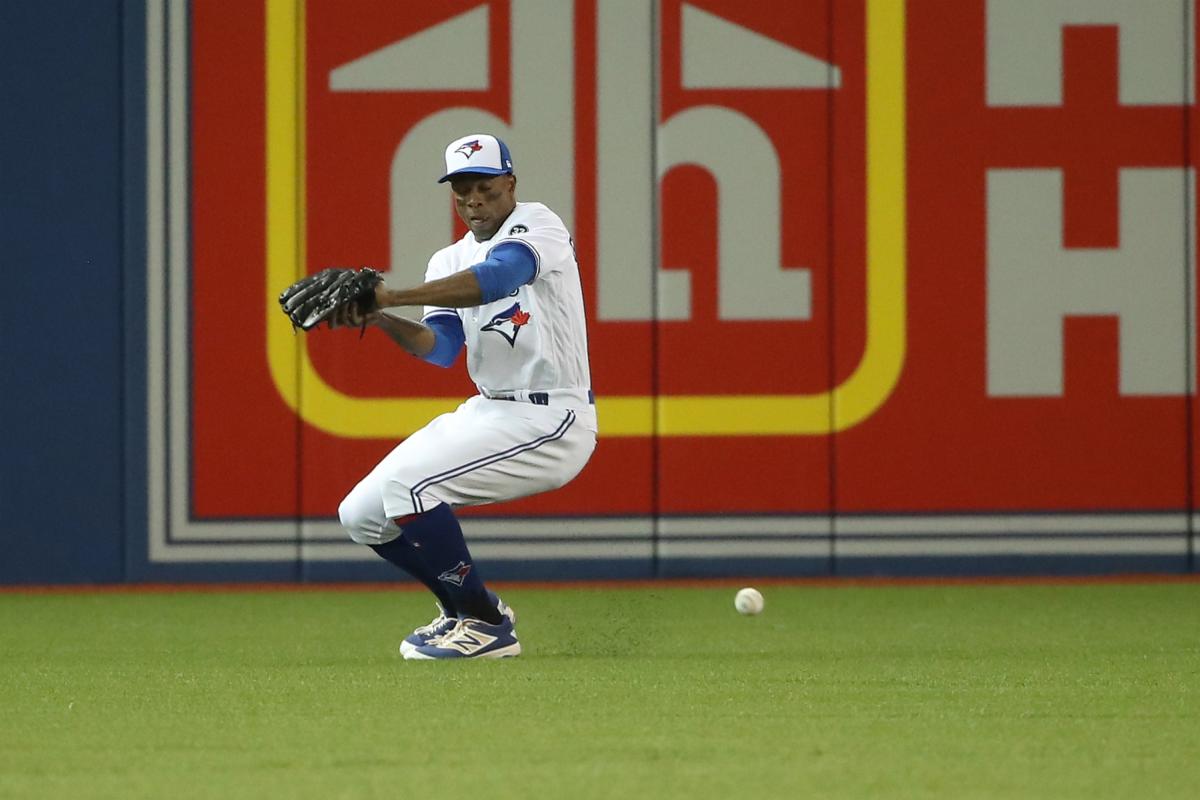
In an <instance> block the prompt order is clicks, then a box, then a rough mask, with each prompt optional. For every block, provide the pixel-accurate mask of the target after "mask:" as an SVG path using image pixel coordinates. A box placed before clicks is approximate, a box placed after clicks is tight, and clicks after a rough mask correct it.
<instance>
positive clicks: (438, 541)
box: [400, 503, 503, 624]
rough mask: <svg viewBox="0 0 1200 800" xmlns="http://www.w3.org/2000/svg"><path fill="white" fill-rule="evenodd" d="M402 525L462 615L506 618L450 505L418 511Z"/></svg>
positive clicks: (431, 572)
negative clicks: (483, 576)
mask: <svg viewBox="0 0 1200 800" xmlns="http://www.w3.org/2000/svg"><path fill="white" fill-rule="evenodd" d="M400 529H401V530H402V531H403V532H404V537H405V538H406V539H408V540H409V541H411V542H412V544H413V547H414V549H416V550H417V552H418V553H419V554H420V556H421V558H422V559H424V561H425V564H426V565H427V566H428V567H429V570H430V574H431V575H432V576H433V577H434V579H435V581H436V582H437V583H438V584H440V586H441V588H442V589H443V590H444V591H445V592H446V593H447V594H448V595H449V596H450V599H451V602H452V603H453V605H454V608H456V609H457V610H458V614H459V616H468V617H476V618H478V619H481V620H483V621H484V622H490V623H492V624H496V623H498V622H500V621H501V619H503V617H502V615H501V614H500V611H499V609H498V608H496V596H495V595H494V594H492V593H490V592H489V591H488V590H487V587H485V586H484V585H483V579H482V578H480V576H479V570H478V569H476V568H475V563H474V562H473V561H472V560H471V551H470V550H468V549H467V541H466V539H464V538H463V532H462V527H461V526H459V524H458V518H457V517H456V516H454V511H453V509H451V508H450V506H448V505H447V504H445V503H442V504H441V505H440V506H438V507H437V508H435V509H433V510H432V511H426V512H425V513H424V514H418V515H417V516H416V517H413V518H412V519H410V520H408V521H407V522H405V523H404V524H403V525H401V526H400Z"/></svg>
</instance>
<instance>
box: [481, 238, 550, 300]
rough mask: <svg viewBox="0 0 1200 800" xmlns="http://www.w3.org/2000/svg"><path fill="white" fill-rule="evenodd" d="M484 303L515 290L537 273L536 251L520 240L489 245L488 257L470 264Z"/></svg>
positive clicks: (530, 280) (529, 281)
mask: <svg viewBox="0 0 1200 800" xmlns="http://www.w3.org/2000/svg"><path fill="white" fill-rule="evenodd" d="M471 271H472V272H474V273H475V280H477V281H479V289H480V291H481V292H482V293H483V303H484V304H485V305H486V304H487V303H491V302H493V301H495V300H499V299H500V298H501V297H506V296H508V295H510V294H512V293H513V292H515V291H516V290H517V289H518V288H519V287H521V286H524V285H525V284H527V283H533V279H534V278H536V277H537V254H536V253H535V251H534V250H533V248H532V247H531V246H530V245H527V244H525V243H523V242H515V241H508V242H501V243H500V244H498V245H496V246H495V247H493V248H492V251H491V252H490V253H488V257H487V259H485V260H484V261H480V262H479V263H478V264H475V265H474V266H473V267H471Z"/></svg>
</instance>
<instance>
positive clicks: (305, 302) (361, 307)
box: [279, 267, 383, 331]
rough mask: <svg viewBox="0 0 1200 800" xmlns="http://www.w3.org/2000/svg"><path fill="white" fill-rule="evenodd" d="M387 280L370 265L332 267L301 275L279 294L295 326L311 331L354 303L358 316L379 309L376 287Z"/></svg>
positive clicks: (282, 304) (280, 301) (286, 312)
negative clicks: (302, 276)
mask: <svg viewBox="0 0 1200 800" xmlns="http://www.w3.org/2000/svg"><path fill="white" fill-rule="evenodd" d="M382 280H383V276H382V275H380V274H379V272H378V271H376V270H373V269H371V268H369V267H364V268H362V269H359V270H354V269H345V268H342V267H330V268H329V269H323V270H321V271H320V272H318V273H317V274H316V275H309V276H308V277H307V278H301V279H300V280H298V281H296V282H295V283H293V284H292V285H291V286H289V287H288V288H286V289H284V290H283V292H282V293H281V294H280V295H279V305H280V306H282V307H283V313H284V314H287V316H288V319H290V320H291V321H292V327H293V328H300V329H301V330H305V331H309V330H312V329H313V328H315V327H317V326H318V325H320V324H321V323H322V322H325V321H326V320H330V319H332V318H333V316H334V315H335V314H336V313H337V311H338V310H339V309H341V308H343V307H344V306H348V305H353V307H354V311H355V312H356V315H357V316H359V317H364V316H366V315H367V314H369V313H371V312H372V311H375V310H376V309H377V308H378V306H377V305H376V303H375V287H376V286H378V285H379V283H380V282H381V281H382Z"/></svg>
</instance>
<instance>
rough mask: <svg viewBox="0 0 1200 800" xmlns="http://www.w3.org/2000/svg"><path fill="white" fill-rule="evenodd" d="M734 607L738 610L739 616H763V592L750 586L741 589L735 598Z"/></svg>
mask: <svg viewBox="0 0 1200 800" xmlns="http://www.w3.org/2000/svg"><path fill="white" fill-rule="evenodd" d="M733 607H734V608H736V609H737V610H738V613H739V614H747V615H752V614H761V613H762V610H763V596H762V592H760V591H759V590H758V589H753V588H751V587H749V586H747V587H746V588H745V589H739V590H738V593H737V596H735V597H734V598H733Z"/></svg>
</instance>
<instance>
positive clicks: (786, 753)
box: [0, 583, 1200, 800]
mask: <svg viewBox="0 0 1200 800" xmlns="http://www.w3.org/2000/svg"><path fill="white" fill-rule="evenodd" d="M500 588H501V591H502V594H503V596H504V598H505V599H506V600H507V601H508V602H509V603H510V604H512V605H513V606H514V607H515V608H516V609H517V612H518V614H519V615H520V623H519V625H518V632H519V634H520V636H521V640H522V644H523V646H524V648H525V653H524V655H522V656H521V657H520V658H517V659H510V660H507V661H492V662H466V663H444V662H438V663H434V662H405V661H403V660H402V659H400V657H399V656H398V655H397V653H396V645H397V644H398V642H399V640H400V638H401V637H402V636H403V635H404V634H406V633H407V632H408V631H409V630H410V629H411V628H412V627H413V625H415V624H418V623H423V622H425V621H427V620H428V617H429V616H430V614H431V612H432V610H433V607H432V604H431V603H430V602H429V601H428V600H427V599H426V596H425V595H424V594H419V593H416V592H409V591H404V592H383V591H300V592H290V591H288V592H263V593H254V592H244V593H242V592H231V593H178V594H170V593H168V594H153V593H146V594H123V593H100V594H57V595H56V594H0V630H2V632H3V633H2V649H0V719H2V720H3V724H2V725H0V797H21V798H25V797H29V798H53V797H63V798H91V797H113V798H133V797H154V798H191V797H214V798H216V797H220V798H292V797H295V798H360V797H380V798H384V797H388V798H390V797H423V798H429V797H445V796H453V795H462V796H465V797H488V798H567V799H568V800H583V799H584V798H610V797H611V798H624V799H626V800H631V799H633V798H683V797H688V798H723V799H724V798H807V797H850V798H858V797H863V798H868V797H869V798H891V797H939V798H940V797H944V798H990V797H997V798H1000V797H1003V798H1027V797H1044V798H1087V800H1101V799H1102V798H1135V797H1136V798H1151V797H1179V798H1184V797H1188V798H1190V797H1197V796H1200V703H1198V701H1200V584H1198V583H1191V584H1145V585H1139V584H1131V585H1123V584H1117V585H1107V584H1106V585H1061V586H1047V585H1020V586H1012V585H1009V586H977V585H970V586H866V587H864V586H846V587H821V586H804V585H791V586H766V587H763V589H764V594H765V595H766V598H767V609H766V611H765V612H764V613H763V614H762V615H761V616H759V617H740V616H738V615H737V614H736V612H734V610H733V607H732V599H733V590H734V588H735V587H711V588H710V587H704V588H679V587H671V586H668V585H653V584H648V585H646V586H644V587H640V588H629V589H620V588H614V589H599V588H563V589H534V588H524V587H520V586H514V587H508V588H507V589H505V588H504V587H503V586H501V587H500Z"/></svg>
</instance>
